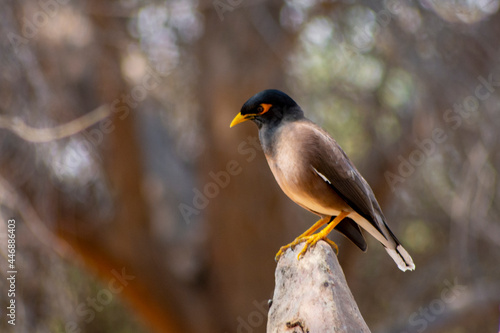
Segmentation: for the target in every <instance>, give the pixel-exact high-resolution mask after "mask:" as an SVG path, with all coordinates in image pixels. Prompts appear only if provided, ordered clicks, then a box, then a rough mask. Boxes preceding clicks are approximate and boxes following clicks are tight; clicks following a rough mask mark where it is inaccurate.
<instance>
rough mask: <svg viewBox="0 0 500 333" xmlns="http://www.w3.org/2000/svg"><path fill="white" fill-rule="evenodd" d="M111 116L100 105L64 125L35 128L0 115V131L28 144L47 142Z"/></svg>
mask: <svg viewBox="0 0 500 333" xmlns="http://www.w3.org/2000/svg"><path fill="white" fill-rule="evenodd" d="M110 114H111V110H110V108H109V106H108V105H101V106H99V107H98V108H97V109H94V110H92V111H90V112H89V113H87V114H85V115H83V116H81V117H79V118H77V119H74V120H72V121H70V122H68V123H66V124H62V125H59V126H56V127H52V128H35V127H31V126H29V125H26V123H24V121H23V120H22V119H21V118H18V117H13V118H11V117H8V116H5V115H0V129H2V128H4V129H7V130H10V131H11V132H13V133H14V134H16V135H17V136H19V137H20V138H22V139H24V140H26V141H29V142H35V143H38V142H49V141H52V140H58V139H62V138H65V137H68V136H70V135H73V134H76V133H78V132H80V131H83V130H84V129H86V128H87V127H90V126H92V125H94V124H96V123H98V122H100V121H101V120H103V119H104V118H106V117H108V116H109V115H110Z"/></svg>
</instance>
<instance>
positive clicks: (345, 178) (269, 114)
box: [230, 89, 415, 271]
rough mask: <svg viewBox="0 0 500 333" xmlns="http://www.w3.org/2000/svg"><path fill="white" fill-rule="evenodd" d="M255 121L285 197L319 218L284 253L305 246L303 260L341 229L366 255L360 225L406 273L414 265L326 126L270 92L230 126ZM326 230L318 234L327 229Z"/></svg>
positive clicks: (285, 97)
mask: <svg viewBox="0 0 500 333" xmlns="http://www.w3.org/2000/svg"><path fill="white" fill-rule="evenodd" d="M247 120H251V121H253V122H254V123H255V124H257V127H258V128H259V139H260V142H261V145H262V148H263V151H264V154H265V155H266V159H267V162H268V164H269V167H270V168H271V171H272V173H273V175H274V177H275V178H276V181H277V182H278V184H279V186H280V187H281V189H282V190H283V192H285V194H286V195H287V196H288V197H289V198H290V199H292V200H293V201H294V202H295V203H297V204H298V205H299V206H301V207H302V208H305V209H307V210H308V211H310V212H312V213H314V214H316V215H319V216H320V217H321V219H320V220H319V221H318V222H316V223H315V224H314V225H313V226H312V227H311V228H309V229H308V230H307V231H306V232H304V233H303V234H302V235H300V236H299V237H297V238H296V239H295V240H294V241H293V242H292V243H290V244H288V245H286V246H283V247H281V249H280V250H279V252H278V253H277V254H276V260H279V258H280V256H281V255H282V254H283V252H284V250H286V249H287V248H289V247H292V248H293V247H294V246H295V245H297V244H299V243H301V242H304V241H305V242H306V245H305V246H304V248H303V250H302V251H301V252H300V253H299V255H298V259H300V257H301V256H302V255H303V254H304V253H305V251H307V249H308V247H310V246H313V245H314V244H316V243H317V242H318V241H320V240H324V241H326V242H328V243H329V244H330V245H332V246H333V247H334V248H335V249H336V251H337V252H338V247H337V245H336V244H335V243H334V242H333V241H331V240H329V239H328V238H327V236H328V234H329V233H330V232H331V231H332V230H333V229H336V230H337V231H339V232H341V233H342V234H344V235H345V236H346V237H347V238H349V239H350V240H351V241H352V242H353V243H354V244H356V245H357V246H358V247H359V248H360V249H361V250H362V251H365V250H366V247H367V245H366V241H365V239H364V237H363V234H362V233H361V229H360V228H359V227H360V226H361V227H362V228H363V229H365V230H366V231H368V232H369V233H370V234H371V235H372V236H373V237H375V238H376V239H377V240H378V241H379V242H381V243H382V245H383V246H384V247H385V249H386V250H387V252H388V253H389V255H390V256H391V257H392V259H393V260H394V261H395V262H396V264H397V265H398V267H399V269H401V270H402V271H406V270H414V269H415V264H414V263H413V260H412V259H411V256H410V255H409V254H408V252H406V250H405V249H404V248H403V246H402V245H401V243H400V242H399V241H398V239H397V238H396V236H395V235H394V234H393V233H392V231H391V230H390V229H389V226H388V225H387V223H386V220H385V217H384V214H383V213H382V210H381V209H380V206H379V204H378V202H377V199H375V195H374V194H373V191H372V189H371V188H370V186H369V185H368V183H367V182H366V180H365V179H364V178H363V176H361V174H360V173H359V171H358V170H357V169H356V167H355V166H354V165H353V163H352V162H351V161H350V160H349V158H348V157H347V155H346V153H345V152H344V151H343V150H342V148H340V146H339V145H338V144H337V142H336V141H335V140H334V139H333V138H332V137H331V136H330V135H329V134H328V133H327V132H326V131H325V130H323V129H322V128H321V127H319V126H318V125H316V124H314V123H313V122H312V121H310V120H309V119H307V118H306V117H304V112H303V111H302V109H301V108H300V106H299V105H297V103H295V101H294V100H293V99H292V98H290V96H288V95H287V94H285V93H284V92H281V91H279V90H274V89H269V90H264V91H261V92H260V93H258V94H256V95H254V96H253V97H251V98H250V99H249V100H248V101H246V102H245V104H243V107H242V108H241V111H240V113H239V114H238V115H237V116H236V117H235V118H234V119H233V121H232V122H231V125H230V127H233V126H234V125H236V124H239V123H242V122H244V121H247ZM325 224H326V225H327V226H326V227H325V228H324V229H323V230H321V231H320V232H318V233H314V232H316V231H317V230H318V229H319V228H321V227H322V226H323V225H325Z"/></svg>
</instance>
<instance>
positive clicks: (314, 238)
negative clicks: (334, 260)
mask: <svg viewBox="0 0 500 333" xmlns="http://www.w3.org/2000/svg"><path fill="white" fill-rule="evenodd" d="M304 238H305V241H306V245H305V246H304V248H303V249H302V250H301V251H300V252H299V254H298V255H297V260H300V258H302V256H303V255H304V254H305V253H306V251H307V249H309V248H310V247H313V246H314V245H316V243H317V242H319V241H320V240H323V241H325V242H327V243H328V244H330V246H331V247H333V249H334V250H335V252H336V253H337V254H338V253H339V247H338V246H337V244H335V243H334V242H333V241H331V240H329V239H328V238H327V235H324V234H322V233H321V232H319V233H317V234H314V235H311V236H307V237H304Z"/></svg>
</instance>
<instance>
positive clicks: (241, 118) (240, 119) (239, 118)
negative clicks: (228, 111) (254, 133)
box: [229, 112, 250, 128]
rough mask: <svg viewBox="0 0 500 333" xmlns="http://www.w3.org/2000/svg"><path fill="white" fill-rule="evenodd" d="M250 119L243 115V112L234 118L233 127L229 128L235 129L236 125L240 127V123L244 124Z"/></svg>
mask: <svg viewBox="0 0 500 333" xmlns="http://www.w3.org/2000/svg"><path fill="white" fill-rule="evenodd" d="M248 119H250V117H249V115H248V114H247V115H242V114H241V112H240V113H238V114H237V115H236V117H234V119H233V121H232V122H231V125H229V127H230V128H231V127H233V126H234V125H238V124H239V123H242V122H244V121H247V120H248Z"/></svg>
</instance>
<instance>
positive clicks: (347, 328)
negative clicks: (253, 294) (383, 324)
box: [267, 241, 370, 333]
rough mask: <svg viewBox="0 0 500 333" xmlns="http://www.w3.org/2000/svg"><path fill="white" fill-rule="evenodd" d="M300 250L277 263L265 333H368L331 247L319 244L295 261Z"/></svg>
mask: <svg viewBox="0 0 500 333" xmlns="http://www.w3.org/2000/svg"><path fill="white" fill-rule="evenodd" d="M302 248H303V245H302V244H301V245H299V246H297V247H296V248H295V249H294V250H293V251H292V250H290V249H289V250H287V251H286V252H285V253H284V254H283V256H282V257H281V259H280V261H279V262H278V266H277V267H276V273H275V276H276V287H275V289H274V296H273V302H272V305H271V308H270V309H269V316H268V322H267V332H269V333H271V332H272V333H275V332H286V333H292V332H297V333H299V332H311V333H313V332H322V333H328V332H356V333H357V332H363V333H364V332H370V330H369V329H368V326H367V325H366V323H365V321H364V319H363V317H362V316H361V313H360V312H359V309H358V306H357V304H356V302H355V301H354V298H353V296H352V293H351V291H350V290H349V287H348V286H347V282H346V280H345V277H344V273H343V271H342V269H341V268H340V265H339V262H338V260H337V256H336V255H335V253H334V252H333V250H332V248H331V247H330V245H328V244H327V243H326V242H323V241H320V242H318V243H317V244H316V246H315V247H313V248H310V249H309V250H308V251H307V252H306V253H305V255H304V257H302V258H301V259H300V260H297V255H298V253H299V252H300V250H301V249H302Z"/></svg>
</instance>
